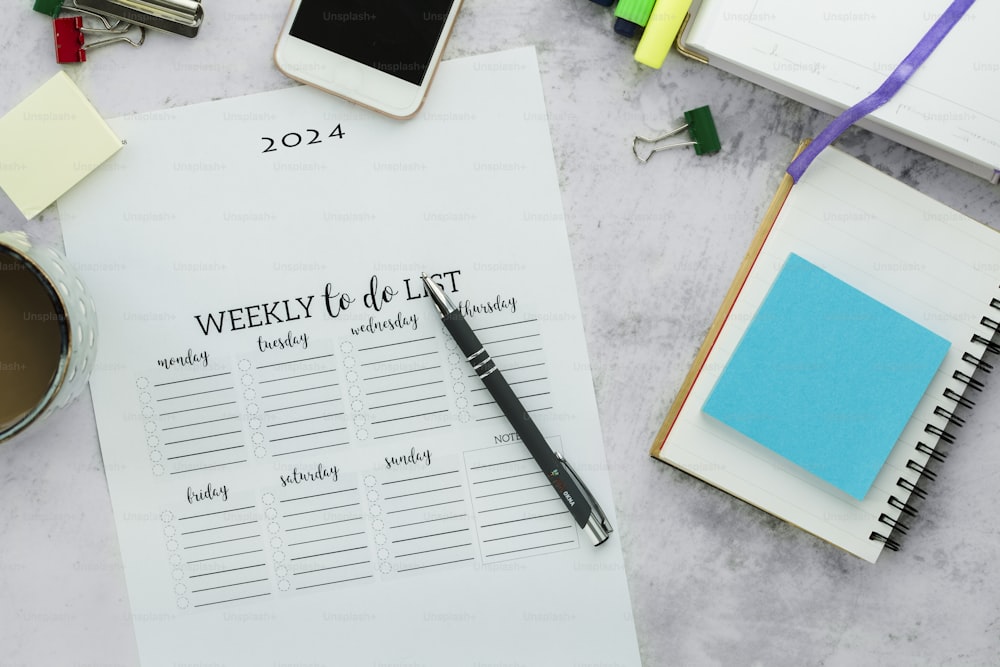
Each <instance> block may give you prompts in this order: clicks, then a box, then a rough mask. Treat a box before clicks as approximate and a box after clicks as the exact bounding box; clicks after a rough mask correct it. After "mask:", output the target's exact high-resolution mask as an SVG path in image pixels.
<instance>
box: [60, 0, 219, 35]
mask: <svg viewBox="0 0 1000 667" xmlns="http://www.w3.org/2000/svg"><path fill="white" fill-rule="evenodd" d="M74 5H75V6H76V7H77V8H82V9H86V10H89V11H91V12H96V13H98V14H103V15H105V16H112V17H114V18H117V19H121V20H122V21H125V22H127V23H132V24H135V25H139V26H143V27H145V28H151V29H153V30H162V31H163V32H171V33H174V34H175V35H182V36H184V37H194V36H195V35H197V34H198V29H199V28H200V27H201V22H202V19H203V18H204V15H205V14H204V10H202V8H201V2H199V1H198V0H74Z"/></svg>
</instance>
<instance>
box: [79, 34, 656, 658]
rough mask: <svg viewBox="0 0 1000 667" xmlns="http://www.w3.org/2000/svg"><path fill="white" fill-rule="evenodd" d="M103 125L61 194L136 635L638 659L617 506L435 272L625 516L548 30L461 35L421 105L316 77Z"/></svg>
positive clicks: (324, 652)
mask: <svg viewBox="0 0 1000 667" xmlns="http://www.w3.org/2000/svg"><path fill="white" fill-rule="evenodd" d="M111 125H112V126H113V128H114V129H115V131H116V132H117V133H119V134H120V136H121V137H122V138H123V139H124V140H125V141H126V142H127V144H126V145H125V147H124V149H123V150H122V151H121V152H120V153H119V154H118V156H116V157H115V158H114V159H113V160H112V161H111V162H110V163H109V164H108V166H107V167H106V168H105V169H102V170H101V171H100V172H99V173H97V174H95V175H94V176H93V177H92V178H91V179H89V180H88V182H87V183H85V184H84V185H83V187H80V188H78V189H77V190H75V191H74V192H73V193H71V194H70V195H69V196H67V197H65V198H64V199H62V200H61V201H60V214H61V217H62V224H63V230H64V234H65V240H66V246H67V251H68V253H69V255H70V256H71V257H72V259H73V260H74V261H75V262H76V264H77V266H78V267H79V268H80V271H81V273H82V274H83V275H84V278H85V280H86V281H87V283H88V284H89V286H90V288H91V290H92V291H93V293H94V297H95V300H96V303H97V307H98V309H99V311H100V312H99V317H100V328H101V340H100V351H101V352H100V359H99V365H98V367H97V368H96V369H95V372H94V375H93V379H92V381H91V387H92V393H93V399H94V407H95V411H96V413H97V420H98V427H99V431H100V439H101V448H102V452H103V455H104V462H105V466H106V470H107V475H108V484H109V486H110V490H111V495H112V501H113V506H114V512H115V516H116V520H117V527H118V537H119V540H120V543H121V549H122V552H123V556H124V565H125V574H126V578H127V583H128V588H129V594H130V597H131V603H132V610H133V613H134V617H135V628H136V634H137V638H138V645H139V651H140V654H141V656H142V659H143V663H144V664H147V665H179V664H224V665H241V666H243V665H274V664H322V665H327V664H329V665H383V664H405V665H411V664H412V665H418V664H419V665H470V664H477V663H478V664H517V665H536V664H538V665H541V664H560V665H574V664H594V663H596V664H616V665H635V664H638V663H639V658H638V651H637V645H636V639H635V632H634V627H633V625H632V621H631V613H630V605H629V596H628V590H627V586H626V581H625V576H624V567H623V563H622V555H621V548H620V543H619V541H618V533H614V534H612V537H611V539H610V541H609V542H608V543H606V544H604V545H602V546H600V547H598V548H595V547H593V546H591V544H590V543H589V541H588V540H587V539H586V538H585V536H584V535H582V533H581V532H580V531H579V530H578V529H577V527H576V526H575V524H574V523H573V521H572V519H571V517H570V515H569V514H568V512H567V511H566V508H565V507H564V506H563V504H562V502H561V501H560V499H559V498H558V497H557V496H556V494H555V492H554V490H553V489H552V488H551V486H549V485H548V484H547V482H546V479H545V477H544V475H543V474H542V473H541V471H540V470H539V469H538V466H537V465H536V464H535V463H534V461H533V460H532V459H531V457H530V455H529V454H528V452H527V450H526V449H525V447H524V446H523V444H521V443H520V442H519V441H518V438H517V436H516V435H515V434H514V430H513V428H511V426H510V424H509V423H508V422H507V421H506V419H505V418H504V417H503V416H502V415H501V413H500V411H499V410H498V408H497V407H496V405H495V404H494V403H493V402H492V401H491V399H490V397H489V394H488V393H487V392H486V391H485V389H484V387H483V385H482V384H481V383H480V381H479V379H478V378H477V377H476V376H475V375H474V373H473V371H472V369H471V367H470V366H469V364H468V363H467V362H466V360H465V358H464V357H463V356H462V355H461V354H460V353H459V351H458V349H457V347H456V345H455V344H454V343H453V341H452V340H451V338H450V337H449V336H448V335H447V332H446V331H445V329H444V327H443V326H442V325H441V322H440V317H439V315H438V313H437V311H436V310H435V308H434V306H433V304H432V302H431V299H430V298H428V297H427V295H426V294H425V293H424V289H423V286H422V284H421V281H420V275H421V272H424V271H426V272H427V273H429V274H431V275H432V276H433V277H434V279H435V280H436V281H437V282H438V283H439V284H440V285H442V287H443V288H444V289H445V291H446V293H448V294H449V296H450V297H451V298H452V300H453V301H455V302H456V303H457V304H458V305H459V306H460V307H461V308H462V310H463V312H464V313H465V315H466V317H467V318H468V319H469V322H470V324H471V326H472V327H473V328H474V329H475V330H476V332H477V334H478V336H479V337H480V339H481V340H482V341H483V343H484V344H485V345H486V347H487V349H488V350H489V351H490V352H491V354H492V356H493V358H494V359H495V360H496V361H497V364H498V366H499V367H500V368H501V370H502V371H503V372H504V373H505V375H506V377H507V379H508V381H509V382H510V383H511V385H512V386H513V388H514V389H515V391H516V392H517V394H518V395H519V396H520V397H521V399H522V401H523V403H524V404H525V406H526V408H527V409H528V410H530V411H531V413H532V415H533V417H534V418H535V420H536V421H537V423H538V424H539V426H540V428H541V430H542V432H543V433H544V434H545V435H546V436H547V437H548V438H549V439H550V443H551V444H552V446H553V447H554V448H555V449H557V450H558V451H561V452H563V453H564V454H565V455H566V457H567V458H568V459H569V460H570V461H571V462H572V463H573V464H574V466H575V467H576V468H577V469H578V470H579V471H580V473H581V474H582V476H583V477H584V478H585V481H586V482H587V484H588V485H589V486H590V488H591V491H592V492H593V493H594V494H595V496H596V497H597V499H598V500H599V501H600V502H601V504H602V505H603V506H604V507H605V508H606V509H608V510H609V511H610V515H611V519H612V522H614V521H615V520H614V513H613V510H612V509H611V508H610V507H609V506H610V505H611V489H610V488H609V485H608V475H607V464H606V461H605V458H604V452H603V446H602V442H601V430H600V425H599V423H598V419H597V411H596V405H595V401H594V395H593V389H592V384H591V379H590V375H589V367H588V363H587V353H586V349H585V345H584V337H583V330H582V326H581V320H580V311H579V305H578V301H577V295H576V289H575V285H574V281H573V272H572V263H571V260H570V255H569V248H568V243H567V238H566V231H565V227H564V221H563V217H562V208H561V202H560V194H559V189H558V182H557V177H556V172H555V167H554V163H553V159H552V150H551V144H550V140H549V135H548V124H547V121H546V116H545V107H544V102H543V99H542V94H541V85H540V81H539V77H538V69H537V64H536V61H535V56H534V52H533V51H532V50H531V49H520V50H515V51H510V52H506V53H501V54H496V55H490V56H482V57H476V58H469V59H463V60H459V61H452V62H447V63H444V64H443V65H442V67H441V69H440V72H439V74H438V76H437V80H436V82H435V84H434V89H433V92H432V93H431V95H430V97H429V99H428V102H427V104H426V106H425V108H424V109H423V110H422V111H421V113H420V114H419V115H418V117H417V118H416V119H414V120H410V121H405V122H400V121H396V120H390V119H387V118H383V117H381V116H379V115H377V114H374V113H371V112H368V111H365V110H361V109H359V108H357V107H354V106H352V105H350V104H347V103H345V102H343V101H341V100H338V99H336V98H334V97H331V96H329V95H325V94H323V93H321V92H318V91H316V90H313V89H310V88H305V87H301V88H289V89H286V90H281V91H277V92H273V93H266V94H261V95H254V96H249V97H243V98H237V99H229V100H222V101H218V102H212V103H208V104H203V105H197V106H192V107H188V108H180V109H170V110H166V111H163V112H156V113H149V114H139V115H136V116H132V117H127V118H121V119H117V120H114V121H112V122H111Z"/></svg>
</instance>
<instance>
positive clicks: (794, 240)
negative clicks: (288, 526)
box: [659, 149, 1000, 562]
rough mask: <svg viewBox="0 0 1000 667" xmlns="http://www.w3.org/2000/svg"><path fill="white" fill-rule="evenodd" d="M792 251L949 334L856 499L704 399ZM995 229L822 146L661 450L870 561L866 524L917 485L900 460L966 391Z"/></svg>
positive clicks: (911, 454) (873, 547) (997, 254)
mask: <svg viewBox="0 0 1000 667" xmlns="http://www.w3.org/2000/svg"><path fill="white" fill-rule="evenodd" d="M793 252H794V253H796V254H798V255H800V256H802V257H803V258H805V259H807V260H808V261H810V262H812V263H813V264H815V265H817V266H819V267H820V268H822V269H824V270H825V271H828V272H829V273H831V274H833V275H836V276H838V277H840V278H841V279H842V280H844V281H845V282H848V283H849V284H851V285H853V286H854V287H856V288H858V289H860V290H862V291H863V292H865V293H866V294H868V295H869V296H871V297H872V298H874V299H876V300H878V301H880V302H882V303H884V304H886V305H889V306H890V307H892V308H893V309H895V310H896V311H898V312H899V313H901V314H902V315H905V316H906V317H908V318H910V319H912V320H914V321H915V322H918V323H920V324H922V325H923V326H925V327H927V328H928V329H929V330H930V331H932V332H934V333H936V334H938V335H939V336H942V337H943V338H945V339H947V340H948V341H951V343H952V347H951V349H950V350H949V352H948V353H947V355H946V356H945V359H944V361H943V363H942V364H941V367H940V370H939V371H938V373H937V374H936V375H935V376H934V378H933V380H932V381H931V383H930V386H929V388H928V390H927V392H926V394H925V395H924V397H923V399H922V400H921V401H920V403H919V404H918V406H917V408H916V411H915V413H914V417H913V419H911V420H910V422H909V423H908V424H907V426H906V427H905V428H904V429H903V432H902V434H901V436H900V438H899V441H898V443H897V445H896V447H895V448H894V449H893V451H892V453H891V454H890V455H889V457H888V459H887V461H886V464H885V466H884V467H883V468H882V470H881V472H880V473H879V474H878V476H877V477H876V478H875V482H874V483H873V485H872V487H871V489H870V490H869V492H868V494H867V495H866V496H865V497H864V499H863V500H857V499H855V498H852V497H851V496H850V495H848V494H847V493H845V492H843V491H840V490H838V489H837V488H835V487H833V486H832V485H829V484H827V483H825V482H823V481H821V480H819V479H818V478H816V477H814V476H812V475H810V474H808V473H806V472H805V471H803V470H801V469H799V468H797V467H795V466H793V465H791V464H789V463H788V462H787V461H786V460H785V459H783V458H782V457H780V456H779V455H777V454H775V453H774V452H772V451H770V450H768V449H766V448H765V447H762V446H761V445H758V444H756V443H754V442H753V441H752V440H750V439H749V438H746V437H744V436H741V435H739V434H738V433H736V432H735V431H733V430H732V429H729V428H728V427H725V426H723V425H721V424H720V423H719V422H717V421H715V420H713V419H712V418H710V417H708V416H707V415H705V414H704V413H703V412H702V405H703V403H704V402H705V400H706V398H707V396H708V394H709V392H710V391H711V389H712V387H713V386H714V384H715V381H716V380H717V379H718V377H719V375H720V374H721V372H722V370H723V368H724V367H725V364H726V362H727V360H728V359H729V357H730V355H731V354H732V352H733V350H734V349H735V347H736V345H737V343H738V342H739V340H740V338H741V336H742V334H743V332H744V330H745V329H746V327H747V325H748V324H749V322H750V321H751V319H752V318H753V315H754V313H756V311H757V308H758V307H759V305H760V303H761V302H762V300H763V298H764V296H765V294H766V293H767V290H768V289H769V287H770V286H771V284H772V282H773V280H774V278H775V276H776V275H777V273H778V271H779V270H780V268H781V266H782V265H783V264H784V263H785V260H786V259H787V257H788V256H789V254H790V253H793ZM998 272H1000V234H997V233H996V232H995V231H994V230H992V229H990V228H988V227H986V226H984V225H981V224H979V223H977V222H975V221H973V220H971V219H969V218H967V217H965V216H963V215H961V214H959V213H957V212H955V211H953V210H951V209H949V208H947V207H945V206H944V205H942V204H940V203H938V202H935V201H933V200H931V199H930V198H928V197H926V196H924V195H922V194H920V193H918V192H916V191H915V190H912V189H910V188H909V187H907V186H905V185H903V184H901V183H899V182H897V181H895V180H893V179H892V178H890V177H889V176H886V175H884V174H882V173H880V172H878V171H876V170H875V169H873V168H871V167H868V166H867V165H864V164H863V163H861V162H859V161H858V160H856V159H854V158H851V157H849V156H846V155H844V154H843V153H840V152H838V151H837V150H835V149H827V150H826V151H824V152H823V153H821V154H820V157H819V158H818V159H817V160H816V161H815V162H814V163H813V165H812V166H811V167H810V169H809V170H808V171H807V172H806V174H805V176H803V178H802V179H801V180H800V182H799V183H798V184H797V185H795V186H794V187H793V188H792V190H791V193H790V194H789V196H788V198H787V200H786V201H785V204H784V207H783V208H782V209H781V212H780V214H779V216H778V218H777V221H776V222H775V224H774V226H773V228H772V230H771V232H770V235H769V236H768V238H767V240H766V242H765V243H764V245H763V248H762V250H761V253H760V255H759V256H758V258H757V260H756V262H755V264H754V266H753V268H752V269H751V271H750V274H749V276H748V278H747V280H746V282H745V284H744V285H743V287H742V291H741V292H740V296H739V299H738V300H737V302H736V304H735V306H734V308H733V309H732V312H731V313H730V314H729V316H728V318H727V320H726V323H725V326H724V327H723V328H722V331H721V333H720V335H719V337H718V339H717V341H716V343H715V346H714V347H713V349H712V351H711V353H710V354H709V356H708V357H707V359H706V361H705V364H704V366H703V367H702V368H701V371H700V374H699V376H698V379H697V380H696V381H695V383H694V385H693V387H692V390H691V392H690V394H689V395H688V397H687V400H686V401H685V403H684V405H683V407H682V409H681V411H680V413H679V415H678V417H677V419H676V421H675V423H674V425H673V428H672V429H671V430H670V431H669V434H668V435H667V437H666V441H665V443H664V445H663V446H662V448H661V449H660V452H659V457H660V458H661V459H663V460H664V461H667V462H668V463H671V464H673V465H676V466H677V467H679V468H681V469H683V470H685V471H687V472H689V473H691V474H693V475H695V476H697V477H700V478H702V479H704V480H705V481H707V482H709V483H711V484H713V485H715V486H717V487H719V488H721V489H723V490H725V491H728V492H729V493H732V494H733V495H735V496H737V497H739V498H741V499H743V500H746V501H747V502H749V503H751V504H753V505H756V506H757V507H760V508H761V509H764V510H766V511H768V512H770V513H772V514H774V515H776V516H778V517H780V518H782V519H785V520H786V521H789V522H790V523H793V524H795V525H798V526H800V527H801V528H803V529H805V530H807V531H809V532H811V533H814V534H816V535H818V536H820V537H822V538H824V539H826V540H828V541H830V542H832V543H833V544H836V545H837V546H839V547H841V548H843V549H846V550H847V551H849V552H851V553H853V554H855V555H857V556H860V557H862V558H864V559H866V560H869V561H872V562H874V561H875V559H876V558H877V557H878V554H879V552H880V551H881V549H882V544H880V543H879V542H876V541H872V540H870V539H869V536H870V535H871V533H872V532H873V531H877V532H879V533H882V534H887V533H888V531H889V527H888V526H886V525H885V524H883V523H879V517H880V516H881V515H882V514H883V513H886V514H888V515H889V516H890V517H893V518H895V517H897V516H898V514H899V511H898V510H897V509H893V508H891V507H890V506H888V505H887V501H888V499H889V498H890V496H895V497H896V498H899V499H901V500H904V501H905V500H906V496H907V494H906V492H905V491H904V490H903V489H901V488H900V487H899V486H898V485H897V480H899V479H900V478H903V479H906V480H909V481H910V482H916V480H917V478H918V473H917V472H915V471H914V470H911V469H909V468H907V467H906V464H907V462H908V461H910V460H911V459H912V460H913V461H915V462H916V463H918V464H923V463H925V462H926V459H927V457H926V455H924V454H921V453H919V452H916V451H914V447H915V446H916V444H917V443H918V442H921V441H922V442H925V443H927V444H928V445H932V446H933V445H934V444H936V441H935V439H934V436H932V435H931V434H928V433H925V432H924V427H925V425H927V424H931V425H933V426H936V427H938V428H942V429H943V428H944V427H945V426H946V422H945V419H944V418H943V417H939V416H937V415H934V414H933V413H934V408H935V406H937V405H939V404H941V405H949V404H948V403H947V402H946V401H943V400H942V398H941V396H942V393H943V392H944V390H945V389H946V388H949V387H950V388H951V389H952V390H953V391H956V392H958V393H962V391H963V389H964V385H963V384H962V383H961V382H959V381H957V380H955V379H953V378H952V372H953V371H954V370H956V369H957V370H961V371H963V372H966V373H969V374H971V373H972V367H971V364H969V363H968V362H965V361H963V360H962V354H963V353H964V352H965V351H966V350H967V349H969V348H972V347H974V346H972V345H970V343H969V340H970V337H971V336H972V334H973V333H982V332H981V331H980V330H981V329H982V326H981V325H980V318H981V317H982V316H983V315H984V314H987V313H986V311H988V310H989V304H990V300H991V298H993V297H994V296H995V295H996V291H997V277H996V276H997V274H998Z"/></svg>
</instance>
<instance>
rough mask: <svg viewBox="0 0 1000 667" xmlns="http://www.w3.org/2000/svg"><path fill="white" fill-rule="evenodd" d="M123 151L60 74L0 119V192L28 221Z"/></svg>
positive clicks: (77, 92) (61, 73) (85, 101)
mask: <svg viewBox="0 0 1000 667" xmlns="http://www.w3.org/2000/svg"><path fill="white" fill-rule="evenodd" d="M121 147H122V142H121V139H119V138H118V137H117V136H115V133H114V132H112V131H111V128H110V127H108V124H107V123H105V122H104V119H103V118H101V116H100V114H98V113H97V110H96V109H94V107H93V105H92V104H91V103H90V102H89V101H88V100H87V98H86V97H85V96H84V95H83V92H82V91H81V90H80V89H79V88H78V87H77V85H76V84H75V83H73V81H72V79H70V78H69V77H68V76H66V73H65V72H62V71H60V72H59V73H58V74H56V75H55V76H54V77H52V78H51V79H49V80H48V81H47V82H45V83H44V84H42V86H41V87H40V88H39V89H38V90H36V91H35V92H33V93H32V94H31V95H29V96H28V97H27V98H25V100H24V101H23V102H21V103H20V104H18V105H17V106H15V107H14V108H13V109H11V110H10V111H9V112H8V113H7V115H5V116H4V117H3V118H0V188H2V189H3V191H4V192H6V193H7V196H8V197H10V199H11V201H13V202H14V205H15V206H17V207H18V208H19V209H20V210H21V213H23V214H24V216H25V217H26V218H28V219H29V220H30V219H31V218H33V217H35V216H36V215H38V214H39V213H41V212H42V210H43V209H45V207H46V206H48V205H49V204H51V203H52V202H54V201H55V200H56V199H58V198H59V197H60V196H61V195H62V194H63V193H64V192H66V191H67V190H69V189H70V188H71V187H73V186H74V185H76V184H77V183H79V182H80V180H81V179H83V177H84V176H86V175H87V174H89V173H90V172H91V171H93V170H94V169H95V168H96V167H97V166H98V165H100V164H101V163H102V162H104V161H105V160H107V159H108V158H109V157H111V156H112V155H114V154H115V153H116V152H118V151H119V150H121Z"/></svg>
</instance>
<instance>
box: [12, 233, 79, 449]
mask: <svg viewBox="0 0 1000 667" xmlns="http://www.w3.org/2000/svg"><path fill="white" fill-rule="evenodd" d="M96 352H97V316H96V312H95V310H94V301H93V299H92V298H91V297H90V294H88V293H87V289H86V288H85V287H84V285H83V282H82V281H81V280H80V278H79V276H77V274H76V271H75V270H74V269H73V268H72V267H71V266H70V264H69V262H68V261H67V260H66V258H65V257H64V256H63V255H62V254H60V253H59V252H58V251H56V250H55V249H53V248H50V247H48V246H45V245H40V244H36V243H34V242H33V241H32V240H31V239H30V238H29V237H28V235H27V234H25V233H24V232H2V233H0V442H3V441H4V440H7V439H9V438H12V437H13V436H15V435H17V434H18V433H21V432H22V431H24V430H25V429H26V428H28V427H29V426H30V425H32V424H35V423H37V422H40V421H41V420H42V419H44V418H45V417H47V416H48V415H50V414H52V412H54V411H55V410H57V409H59V408H61V407H63V406H65V405H67V404H68V403H70V402H71V401H72V400H73V399H75V398H76V397H77V396H79V395H80V392H82V391H83V388H84V386H85V385H86V384H87V379H88V378H89V377H90V371H91V369H92V368H93V366H94V358H95V356H96Z"/></svg>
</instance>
